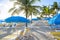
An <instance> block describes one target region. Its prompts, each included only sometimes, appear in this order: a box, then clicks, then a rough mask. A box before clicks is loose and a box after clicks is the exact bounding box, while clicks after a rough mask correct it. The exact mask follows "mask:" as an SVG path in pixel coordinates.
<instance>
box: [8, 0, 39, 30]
mask: <svg viewBox="0 0 60 40" xmlns="http://www.w3.org/2000/svg"><path fill="white" fill-rule="evenodd" d="M35 1H36V0H16V1H15V2H14V7H13V8H11V9H10V10H9V12H12V15H14V14H19V13H20V12H22V11H23V12H24V14H25V15H26V19H27V18H28V16H30V15H32V13H37V12H39V11H38V10H37V8H38V7H39V8H40V6H34V5H32V4H33V3H34V2H35ZM38 1H40V0H38ZM17 5H18V8H16V6H17ZM27 27H28V25H27V22H26V30H28V29H27Z"/></svg>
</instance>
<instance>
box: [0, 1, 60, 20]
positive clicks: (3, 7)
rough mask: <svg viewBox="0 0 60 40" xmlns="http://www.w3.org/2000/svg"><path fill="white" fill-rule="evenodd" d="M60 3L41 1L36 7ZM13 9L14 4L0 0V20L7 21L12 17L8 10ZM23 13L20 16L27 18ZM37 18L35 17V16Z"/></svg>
mask: <svg viewBox="0 0 60 40" xmlns="http://www.w3.org/2000/svg"><path fill="white" fill-rule="evenodd" d="M55 1H56V2H58V3H59V2H60V0H41V1H40V2H36V3H35V4H34V5H40V6H43V5H46V6H47V5H52V4H53V2H55ZM11 7H13V2H10V1H9V0H0V20H1V19H2V20H3V19H6V18H8V17H10V16H11V14H9V13H8V10H9V9H10V8H11ZM22 13H23V12H21V14H20V15H19V16H23V17H25V16H24V15H23V14H22ZM34 17H35V16H34Z"/></svg>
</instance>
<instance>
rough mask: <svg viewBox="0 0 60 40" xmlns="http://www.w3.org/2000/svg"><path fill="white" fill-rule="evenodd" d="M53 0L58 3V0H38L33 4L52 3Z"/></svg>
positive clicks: (59, 0)
mask: <svg viewBox="0 0 60 40" xmlns="http://www.w3.org/2000/svg"><path fill="white" fill-rule="evenodd" d="M53 2H57V3H59V2H60V0H41V1H40V2H38V3H37V2H36V3H35V4H36V5H52V4H53Z"/></svg>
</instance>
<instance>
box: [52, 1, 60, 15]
mask: <svg viewBox="0 0 60 40" xmlns="http://www.w3.org/2000/svg"><path fill="white" fill-rule="evenodd" d="M57 10H59V8H58V3H57V2H54V3H53V6H52V8H51V13H52V14H53V15H54V14H56V12H57Z"/></svg>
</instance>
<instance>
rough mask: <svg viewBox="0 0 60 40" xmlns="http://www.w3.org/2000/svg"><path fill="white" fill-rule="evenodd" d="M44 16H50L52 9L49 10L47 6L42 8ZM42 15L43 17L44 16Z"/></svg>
mask: <svg viewBox="0 0 60 40" xmlns="http://www.w3.org/2000/svg"><path fill="white" fill-rule="evenodd" d="M42 15H46V16H47V15H50V9H49V6H48V7H47V6H43V7H42ZM42 15H41V16H42Z"/></svg>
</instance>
